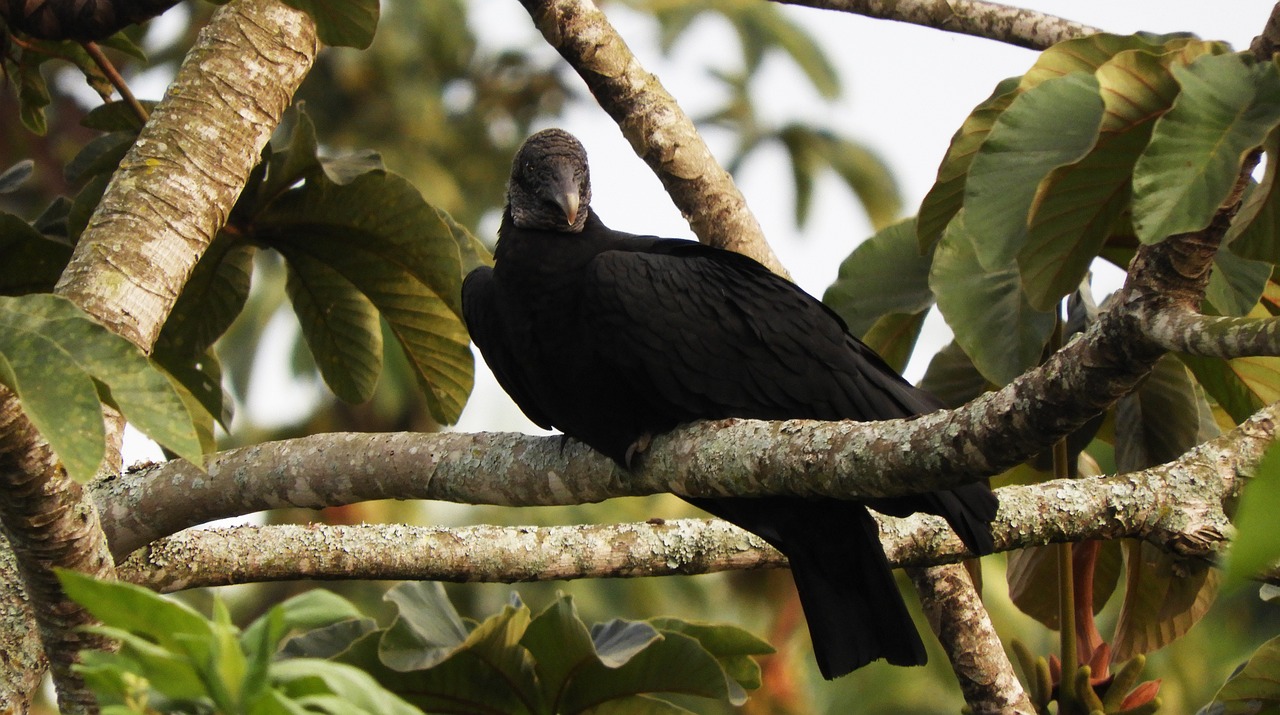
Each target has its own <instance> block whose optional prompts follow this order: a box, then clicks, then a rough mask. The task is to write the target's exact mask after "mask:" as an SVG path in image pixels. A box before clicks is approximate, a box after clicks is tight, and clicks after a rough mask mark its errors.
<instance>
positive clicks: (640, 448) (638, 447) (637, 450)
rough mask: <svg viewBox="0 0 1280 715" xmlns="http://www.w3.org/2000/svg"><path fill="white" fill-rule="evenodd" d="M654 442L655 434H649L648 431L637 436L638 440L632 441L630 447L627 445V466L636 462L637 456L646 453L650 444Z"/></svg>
mask: <svg viewBox="0 0 1280 715" xmlns="http://www.w3.org/2000/svg"><path fill="white" fill-rule="evenodd" d="M652 443H653V435H651V434H649V433H648V432H645V433H644V434H642V435H640V436H639V437H637V438H636V441H634V442H632V443H631V446H630V447H627V454H626V461H627V467H628V468H630V467H631V466H632V465H633V464H635V459H636V457H638V456H639V455H641V454H644V453H645V452H646V451H647V450H648V449H649V445H650V444H652Z"/></svg>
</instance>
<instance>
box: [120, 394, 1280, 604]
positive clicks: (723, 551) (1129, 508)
mask: <svg viewBox="0 0 1280 715" xmlns="http://www.w3.org/2000/svg"><path fill="white" fill-rule="evenodd" d="M1278 423H1280V404H1276V405H1271V406H1269V407H1267V408H1265V409H1263V410H1260V411H1259V412H1258V413H1257V414H1256V415H1254V416H1253V417H1251V418H1250V419H1249V420H1247V421H1245V422H1244V423H1242V424H1241V425H1240V426H1238V427H1236V428H1235V429H1234V430H1232V431H1230V432H1228V433H1226V434H1224V435H1222V436H1220V437H1218V438H1216V439H1214V440H1211V441H1209V442H1207V443H1205V444H1203V445H1201V446H1199V447H1197V448H1196V449H1194V450H1192V451H1190V452H1188V453H1187V454H1185V455H1183V456H1182V457H1180V458H1179V459H1177V460H1176V461H1174V462H1170V463H1168V464H1164V465H1160V466H1157V467H1152V468H1150V469H1146V470H1142V471H1140V472H1134V473H1132V474H1124V475H1119V476H1113V477H1099V478H1090V479H1075V480H1071V479H1063V480H1055V481H1050V482H1045V483H1043V484H1035V485H1029V486H1016V487H1005V488H1003V489H1001V490H999V494H1000V512H999V514H998V515H997V517H996V521H995V523H994V524H993V525H992V535H993V537H994V539H995V543H996V550H997V551H1012V550H1015V549H1021V548H1026V547H1028V546H1043V545H1046V544H1051V543H1064V542H1079V541H1087V540H1091V539H1118V538H1126V537H1128V538H1137V539H1145V540H1148V541H1151V542H1153V543H1156V544H1159V545H1161V546H1162V547H1163V548H1166V549H1168V550H1170V551H1173V552H1175V553H1178V554H1180V555H1182V556H1184V557H1187V558H1216V557H1217V556H1218V555H1219V554H1220V553H1221V551H1222V549H1223V548H1224V547H1225V544H1226V534H1227V533H1228V532H1229V529H1230V527H1229V521H1228V519H1227V516H1226V513H1225V511H1224V506H1225V505H1226V504H1227V503H1228V502H1229V501H1230V500H1232V499H1234V498H1235V497H1236V495H1238V493H1239V490H1240V488H1241V486H1242V484H1243V482H1244V481H1245V479H1247V478H1248V477H1249V476H1251V475H1252V473H1253V470H1254V469H1255V467H1256V465H1257V463H1258V462H1259V461H1260V460H1261V458H1262V454H1263V452H1265V450H1266V448H1267V446H1268V445H1269V444H1270V443H1271V441H1272V440H1273V438H1274V436H1275V430H1276V426H1277V424H1278ZM879 521H880V532H881V539H882V541H883V543H884V546H885V553H886V554H887V555H888V557H889V561H890V562H891V563H892V564H894V565H895V566H907V567H921V568H923V567H928V566H936V565H940V564H949V563H955V562H957V561H960V560H962V559H964V558H968V557H970V556H971V554H969V553H968V551H967V550H966V549H965V546H964V544H963V543H961V541H960V540H959V538H957V537H956V536H955V534H954V533H952V532H951V530H950V529H949V528H947V526H946V523H945V522H944V521H943V520H942V519H940V518H939V517H935V516H930V515H926V514H916V515H914V516H911V517H909V518H906V519H895V518H892V517H880V518H879ZM785 563H786V562H785V560H784V559H783V557H782V556H781V554H778V553H777V552H776V551H774V550H773V549H771V548H770V547H768V546H766V545H764V544H763V542H762V541H761V540H760V539H758V538H757V537H755V536H752V535H751V534H748V533H747V532H744V531H742V530H740V529H738V528H736V527H734V526H731V525H729V524H727V523H725V522H722V521H718V520H701V519H682V520H671V521H661V520H655V521H653V522H647V523H643V524H614V525H590V526H557V527H532V526H511V527H502V526H470V527H461V528H455V529H448V528H437V527H408V526H403V525H359V526H322V525H310V526H264V527H234V528H229V529H217V530H207V529H192V530H188V531H184V532H182V533H180V534H177V535H175V536H172V537H169V538H166V539H161V540H159V541H156V542H154V543H152V544H150V545H149V546H148V547H146V548H145V549H142V550H140V551H138V552H135V553H134V554H133V555H132V556H131V557H130V558H129V559H128V560H127V561H126V562H125V563H124V564H123V565H122V566H121V570H122V578H126V579H128V580H131V581H134V582H136V583H143V584H146V585H149V586H152V587H155V588H158V589H161V590H166V591H172V590H180V589H185V588H194V587H197V586H207V585H225V584H229V583H243V582H251V581H267V580H287V579H302V578H320V579H338V578H344V579H351V578H364V579H367V578H377V579H388V578H403V579H424V580H440V581H460V582H470V581H494V582H502V583H511V582H517V581H529V580H559V579H574V578H600V577H627V576H659V575H671V574H686V575H687V574H698V573H711V572H715V571H724V570H733V569H749V568H776V567H780V566H783V565H785Z"/></svg>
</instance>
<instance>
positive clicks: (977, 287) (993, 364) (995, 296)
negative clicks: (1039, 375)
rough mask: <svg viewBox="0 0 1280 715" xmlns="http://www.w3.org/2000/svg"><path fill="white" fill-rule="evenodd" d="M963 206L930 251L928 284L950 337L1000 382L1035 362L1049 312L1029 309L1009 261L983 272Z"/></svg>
mask: <svg viewBox="0 0 1280 715" xmlns="http://www.w3.org/2000/svg"><path fill="white" fill-rule="evenodd" d="M977 240H978V239H977V238H976V237H975V236H974V235H973V234H972V233H971V232H970V231H969V230H968V228H967V209H966V210H965V211H962V212H961V213H960V214H959V215H957V216H956V218H955V219H954V220H952V222H951V224H950V225H949V226H948V227H947V231H946V233H945V234H944V235H943V237H942V241H941V242H940V243H939V244H938V247H937V249H936V252H935V254H934V260H933V267H932V269H931V271H930V274H929V286H930V288H932V289H933V292H934V294H935V295H936V296H937V299H938V309H939V310H941V311H942V314H943V316H945V317H946V319H947V324H948V325H949V326H951V329H952V331H954V332H955V336H956V337H955V340H956V342H957V343H958V344H959V346H960V348H961V349H962V350H964V352H965V354H966V355H968V356H969V357H970V359H971V360H973V364H974V366H975V367H977V368H978V371H979V372H981V373H982V375H983V376H984V377H986V378H987V379H988V380H989V381H991V382H992V383H993V384H996V385H1004V384H1007V383H1008V382H1010V381H1012V380H1013V379H1014V378H1015V377H1017V376H1018V375H1021V374H1022V373H1023V372H1025V371H1026V370H1027V368H1029V367H1032V366H1034V365H1036V364H1038V363H1039V362H1040V356H1041V353H1042V352H1043V351H1044V346H1045V343H1046V342H1047V341H1048V339H1049V335H1050V334H1051V333H1052V332H1053V325H1054V316H1053V314H1052V313H1047V312H1041V311H1037V310H1035V309H1034V308H1033V307H1032V306H1031V304H1030V303H1029V302H1028V300H1027V297H1026V296H1025V295H1024V294H1023V293H1022V280H1021V276H1020V275H1019V273H1018V269H1017V266H1016V264H1013V263H1012V262H1011V263H1010V264H1008V265H1007V266H1005V267H1003V268H1000V269H997V270H991V271H988V270H984V269H983V267H982V265H981V263H980V262H979V259H978V254H977V249H976V248H975V245H974V244H975V242H976V241H977Z"/></svg>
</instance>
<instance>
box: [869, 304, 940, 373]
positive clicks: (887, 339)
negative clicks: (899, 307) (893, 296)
mask: <svg viewBox="0 0 1280 715" xmlns="http://www.w3.org/2000/svg"><path fill="white" fill-rule="evenodd" d="M928 314H929V313H928V311H924V310H922V311H920V312H919V313H890V314H888V315H885V316H882V317H881V318H880V319H879V320H877V321H876V322H875V323H873V324H872V325H871V328H870V329H868V330H867V332H866V334H865V335H863V336H862V342H864V343H866V344H867V347H869V348H871V349H872V350H874V351H876V354H877V355H879V356H880V357H882V358H884V361H885V363H886V364H888V365H889V367H891V368H893V369H894V370H897V371H898V372H902V371H903V370H905V369H906V368H907V363H908V362H910V361H911V354H912V353H913V352H915V349H916V342H917V341H918V340H919V339H920V331H921V330H923V328H924V320H925V318H926V317H927V316H928Z"/></svg>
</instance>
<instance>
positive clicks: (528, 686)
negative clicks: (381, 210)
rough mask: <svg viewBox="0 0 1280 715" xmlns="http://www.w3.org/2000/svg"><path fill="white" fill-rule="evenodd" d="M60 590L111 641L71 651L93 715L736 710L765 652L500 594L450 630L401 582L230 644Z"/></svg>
mask: <svg viewBox="0 0 1280 715" xmlns="http://www.w3.org/2000/svg"><path fill="white" fill-rule="evenodd" d="M59 576H60V578H61V580H62V583H63V586H64V588H66V590H67V593H68V594H69V595H71V597H72V598H74V599H76V600H77V601H79V602H80V603H82V604H83V605H84V606H85V607H86V608H88V609H89V610H90V611H91V612H92V613H93V615H94V616H95V617H97V618H98V619H100V620H101V621H102V625H101V626H96V627H94V628H93V630H94V631H95V632H98V633H102V634H103V635H106V636H109V637H111V638H113V639H116V640H118V641H120V643H121V649H120V651H119V652H117V653H102V652H86V653H85V654H84V664H83V665H82V666H80V671H81V672H82V674H83V675H84V676H85V679H86V681H87V682H88V683H89V685H90V686H91V687H92V688H93V690H94V692H95V693H96V694H97V695H98V697H99V699H100V701H101V702H102V704H103V705H104V712H108V713H129V712H139V713H154V712H159V713H168V712H175V713H176V712H192V711H194V712H215V711H216V712H222V713H234V712H253V713H273V712H301V711H307V712H312V711H317V710H318V711H321V712H334V713H339V712H342V713H362V712H368V713H391V714H394V713H403V714H404V715H409V714H411V713H415V712H503V713H511V714H512V715H516V714H518V713H529V714H530V715H552V714H561V713H562V714H563V715H571V714H573V713H586V712H592V713H601V712H610V713H619V714H622V713H633V714H635V715H640V714H641V713H646V714H657V713H670V714H672V715H674V714H676V713H687V712H689V711H688V710H685V709H684V708H681V707H679V706H677V705H675V704H673V703H670V702H668V701H666V700H663V699H661V698H659V697H655V694H661V693H681V694H685V695H696V696H701V697H706V698H716V699H720V700H726V701H729V702H732V703H735V704H741V703H742V702H743V701H745V699H746V690H745V689H746V688H756V687H759V685H760V669H759V667H758V666H757V665H756V664H755V661H754V660H752V658H751V656H755V655H761V654H765V653H769V652H772V649H770V648H769V646H768V645H767V644H765V643H764V642H762V641H760V640H758V639H756V638H755V637H753V636H751V635H749V634H748V633H746V632H745V631H742V630H740V629H738V628H735V627H733V626H724V625H703V624H695V623H689V622H685V621H680V620H677V619H671V618H659V619H653V620H651V621H622V620H613V621H609V622H607V623H598V624H595V625H594V626H591V627H590V628H588V626H587V625H586V624H585V623H583V622H582V621H581V620H580V619H579V618H578V615H577V610H576V609H575V607H574V605H573V600H572V599H571V598H570V597H568V596H560V597H559V598H557V599H556V601H555V602H554V603H552V604H551V605H550V606H548V607H547V608H546V609H545V610H543V611H542V612H541V613H539V614H537V615H536V616H535V615H533V614H532V613H531V611H530V610H529V608H528V607H527V606H525V605H524V604H523V603H522V602H521V601H520V598H519V597H518V596H517V595H515V594H514V593H513V594H512V596H511V601H510V604H509V605H508V606H507V607H505V608H503V609H502V611H501V612H500V613H497V614H495V615H493V616H491V617H489V618H487V619H485V620H484V621H483V622H481V623H478V624H476V623H467V622H464V621H463V620H462V619H461V618H460V617H459V616H458V613H457V612H456V611H455V610H454V608H453V604H451V603H450V602H449V599H448V598H447V597H446V596H445V594H444V590H443V588H441V586H440V584H438V583H404V584H400V585H399V586H396V587H394V588H392V589H391V590H390V591H389V592H388V593H387V594H386V599H387V600H388V601H391V602H392V603H393V604H394V605H395V607H396V611H397V615H396V617H395V619H394V620H393V621H392V623H391V624H390V625H389V626H388V627H386V628H378V627H377V626H376V624H375V622H374V621H373V619H371V618H368V617H365V616H364V615H363V614H362V613H361V612H360V610H359V609H358V608H357V607H356V606H354V605H353V604H352V603H350V602H349V601H347V600H346V599H344V598H342V597H340V596H337V595H335V594H333V593H331V592H329V591H324V590H319V589H317V590H312V591H307V592H305V593H304V594H302V595H299V596H296V597H294V598H291V599H289V600H286V601H284V602H283V603H280V604H278V605H276V606H274V607H272V608H271V610H270V611H268V612H267V613H266V614H265V615H263V616H261V617H259V618H257V619H256V620H254V621H253V622H252V623H251V624H250V625H249V626H247V627H246V628H245V629H244V631H243V632H241V631H239V629H237V628H236V627H235V626H234V625H232V624H231V622H230V619H229V616H228V614H227V611H226V609H225V607H224V606H222V605H221V602H220V601H215V602H214V617H213V618H212V619H211V620H210V619H205V618H204V617H202V616H200V615H199V614H198V613H196V612H195V611H193V610H191V609H190V608H188V607H187V606H184V605H182V604H180V603H178V602H176V601H172V600H169V599H167V598H164V597H162V596H159V595H156V594H154V593H152V592H150V591H148V590H146V589H143V588H139V587H137V586H131V585H128V584H122V583H114V582H103V581H95V580H93V579H91V578H89V577H87V576H84V575H81V574H77V573H74V572H60V574H59Z"/></svg>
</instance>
